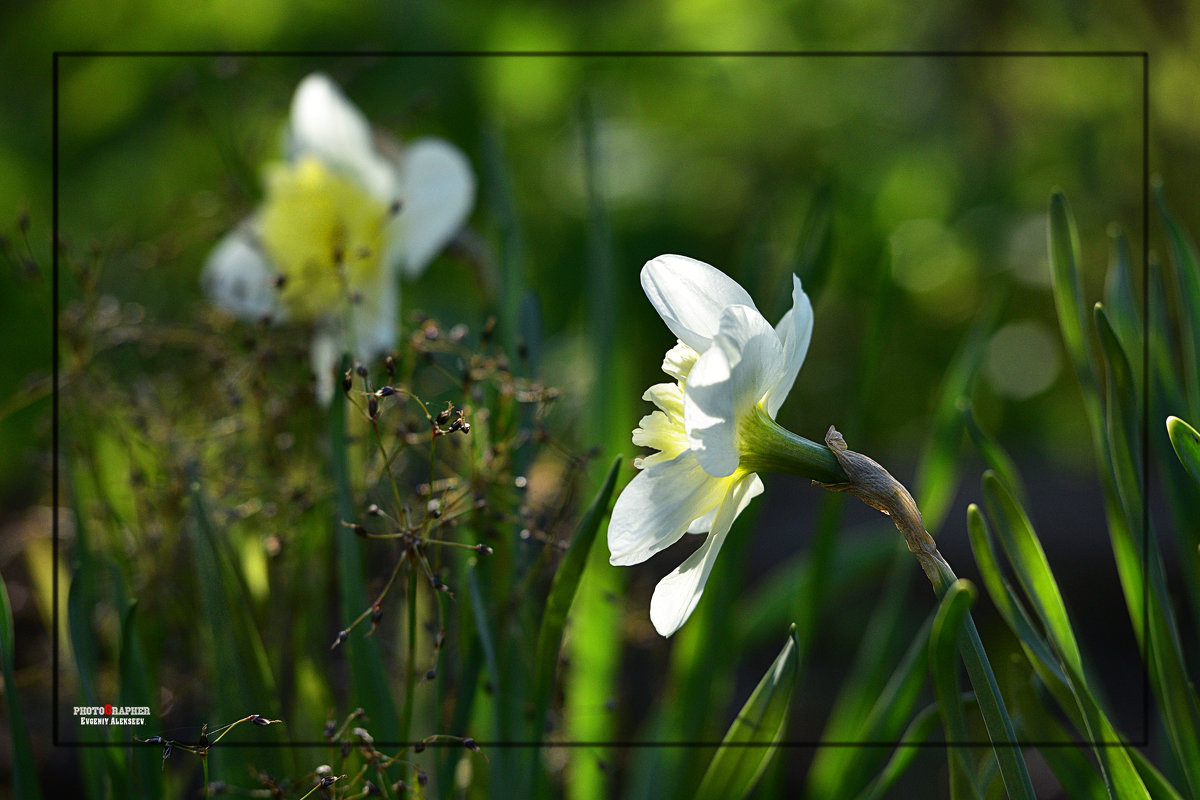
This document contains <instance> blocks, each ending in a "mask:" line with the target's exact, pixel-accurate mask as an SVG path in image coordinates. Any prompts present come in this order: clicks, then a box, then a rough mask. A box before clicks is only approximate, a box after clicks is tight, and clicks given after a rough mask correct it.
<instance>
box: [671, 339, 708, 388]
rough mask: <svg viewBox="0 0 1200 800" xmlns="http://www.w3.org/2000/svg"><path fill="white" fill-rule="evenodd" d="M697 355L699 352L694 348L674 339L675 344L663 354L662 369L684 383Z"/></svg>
mask: <svg viewBox="0 0 1200 800" xmlns="http://www.w3.org/2000/svg"><path fill="white" fill-rule="evenodd" d="M699 357H700V354H699V353H697V352H696V351H695V350H693V349H692V348H690V347H688V346H687V345H686V344H684V343H683V342H680V341H676V343H675V346H674V347H672V348H671V349H670V350H668V351H667V354H666V355H665V356H663V362H662V371H663V372H665V373H667V374H668V375H670V376H671V377H672V378H674V379H675V380H677V381H679V382H680V383H684V382H686V381H687V376H688V373H690V372H691V371H692V367H694V366H695V365H696V359H697V358H699Z"/></svg>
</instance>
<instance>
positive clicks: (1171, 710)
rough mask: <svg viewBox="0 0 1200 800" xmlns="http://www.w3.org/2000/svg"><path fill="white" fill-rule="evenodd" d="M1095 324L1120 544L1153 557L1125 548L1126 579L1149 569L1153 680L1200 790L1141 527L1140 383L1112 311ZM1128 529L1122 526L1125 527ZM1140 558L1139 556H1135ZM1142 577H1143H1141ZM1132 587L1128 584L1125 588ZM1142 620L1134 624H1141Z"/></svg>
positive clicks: (1155, 559)
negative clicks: (1101, 357)
mask: <svg viewBox="0 0 1200 800" xmlns="http://www.w3.org/2000/svg"><path fill="white" fill-rule="evenodd" d="M1096 326H1097V329H1098V330H1099V332H1100V341H1101V344H1102V345H1103V348H1104V354H1105V361H1106V366H1107V367H1108V369H1107V371H1106V375H1107V379H1106V389H1107V395H1108V398H1107V400H1108V401H1107V403H1106V409H1105V411H1106V420H1107V425H1108V430H1107V433H1108V436H1107V438H1108V443H1109V462H1110V465H1111V467H1110V469H1111V475H1112V482H1113V483H1114V484H1115V488H1116V491H1117V495H1118V497H1119V498H1120V502H1121V505H1122V507H1123V509H1124V517H1125V520H1126V522H1127V525H1128V528H1129V532H1130V534H1131V535H1130V536H1122V539H1121V543H1120V544H1121V546H1122V547H1123V548H1124V549H1125V550H1126V551H1129V550H1132V549H1133V548H1134V547H1135V546H1137V545H1140V544H1143V543H1144V546H1145V550H1146V552H1147V555H1148V557H1149V563H1148V564H1143V563H1142V560H1141V558H1142V554H1141V553H1137V554H1133V553H1130V552H1126V553H1125V555H1124V559H1125V561H1126V562H1129V563H1127V564H1126V565H1125V566H1124V570H1123V571H1124V572H1125V574H1126V576H1127V578H1126V580H1127V581H1128V583H1129V584H1130V587H1131V588H1137V583H1139V581H1138V580H1136V577H1137V573H1138V572H1142V573H1144V571H1145V570H1146V569H1147V568H1148V569H1149V571H1150V581H1151V585H1150V592H1149V601H1150V604H1149V607H1148V608H1146V609H1145V614H1146V621H1147V622H1148V623H1149V628H1148V630H1147V631H1146V633H1148V634H1149V636H1150V638H1149V641H1148V643H1147V642H1146V640H1144V639H1143V640H1142V642H1143V643H1146V644H1147V650H1148V653H1147V654H1148V655H1149V657H1150V662H1149V664H1147V666H1148V668H1149V669H1150V681H1151V684H1152V686H1153V688H1154V692H1155V695H1156V696H1157V697H1158V699H1159V702H1160V704H1162V706H1163V709H1162V711H1163V721H1164V723H1165V725H1166V729H1167V737H1168V739H1169V740H1170V743H1171V747H1172V750H1173V751H1174V753H1175V755H1176V757H1177V758H1178V759H1179V763H1180V766H1181V767H1182V768H1183V771H1184V774H1185V776H1186V777H1187V780H1188V784H1189V786H1190V787H1191V788H1192V790H1193V792H1200V704H1198V703H1197V701H1196V696H1195V692H1194V691H1193V690H1192V689H1191V683H1190V679H1189V677H1188V674H1187V670H1186V667H1185V664H1184V661H1183V654H1182V647H1181V644H1180V641H1179V634H1178V629H1177V628H1176V625H1175V620H1174V615H1173V614H1172V612H1171V604H1170V598H1169V594H1168V592H1167V589H1166V578H1165V575H1164V572H1163V568H1162V561H1161V556H1160V555H1159V552H1158V548H1157V544H1156V542H1155V541H1154V540H1153V536H1151V538H1150V540H1146V539H1145V538H1144V537H1145V536H1146V535H1147V533H1148V532H1147V531H1144V530H1142V524H1143V518H1144V509H1143V503H1144V502H1145V499H1144V496H1143V493H1142V474H1141V461H1140V458H1139V457H1138V453H1139V450H1140V442H1141V437H1140V430H1141V412H1140V408H1139V406H1138V404H1137V386H1136V385H1135V381H1134V378H1133V375H1132V372H1131V370H1130V369H1129V362H1128V360H1127V359H1126V358H1125V354H1124V352H1123V351H1122V349H1121V346H1120V342H1119V341H1117V338H1116V335H1115V333H1114V332H1113V329H1112V326H1111V325H1110V323H1109V321H1108V315H1107V314H1106V313H1105V312H1104V309H1103V308H1102V307H1100V306H1097V308H1096ZM1122 530H1124V528H1122ZM1135 559H1136V562H1135ZM1142 579H1143V580H1144V578H1142ZM1127 591H1128V590H1127ZM1140 622H1141V620H1138V621H1137V623H1136V624H1140Z"/></svg>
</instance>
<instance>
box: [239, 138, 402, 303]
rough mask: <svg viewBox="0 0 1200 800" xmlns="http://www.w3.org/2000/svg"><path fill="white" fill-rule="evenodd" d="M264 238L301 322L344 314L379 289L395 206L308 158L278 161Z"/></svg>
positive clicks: (270, 175) (285, 298)
mask: <svg viewBox="0 0 1200 800" xmlns="http://www.w3.org/2000/svg"><path fill="white" fill-rule="evenodd" d="M266 184H267V198H266V202H265V203H264V204H263V208H262V214H261V216H260V217H259V236H260V237H261V239H262V245H263V247H264V248H265V250H266V253H267V255H268V256H269V258H270V261H271V264H272V266H273V267H274V268H275V270H276V271H277V272H278V273H279V277H278V286H279V289H278V291H279V298H280V301H281V302H282V303H283V305H284V306H285V307H286V308H287V309H288V312H289V313H290V314H291V315H292V316H293V317H294V318H297V319H313V318H314V317H317V316H320V315H322V314H328V313H331V312H337V311H339V310H340V309H341V308H343V307H344V304H345V303H346V302H347V301H351V300H353V299H355V297H356V295H361V294H362V293H365V292H370V291H374V288H373V287H375V286H377V285H378V281H379V278H380V277H381V275H380V270H381V267H382V263H383V261H382V257H383V253H382V252H381V250H382V249H383V235H384V230H385V229H386V226H387V223H388V216H389V214H388V208H387V207H386V206H384V205H383V204H382V203H380V202H379V201H378V200H376V199H375V198H374V197H372V196H371V195H370V194H368V193H367V192H366V191H365V190H364V189H363V188H362V187H361V186H359V185H358V184H356V183H355V182H354V181H352V180H350V179H348V178H346V177H344V176H342V175H339V174H338V173H336V172H334V171H333V170H331V169H329V168H328V167H326V166H325V165H324V164H323V163H321V162H320V161H319V160H317V159H315V158H312V157H308V158H302V159H300V160H299V161H297V162H295V163H291V164H274V165H272V166H271V167H270V168H269V169H268V172H267V177H266Z"/></svg>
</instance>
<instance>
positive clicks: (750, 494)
mask: <svg viewBox="0 0 1200 800" xmlns="http://www.w3.org/2000/svg"><path fill="white" fill-rule="evenodd" d="M762 493H763V482H762V479H761V478H759V477H758V475H757V474H755V473H753V472H752V473H750V486H749V488H747V489H746V491H745V492H744V493H743V494H742V499H741V502H740V503H738V509H737V514H734V515H733V516H734V519H736V518H737V517H738V515H739V514H741V513H742V512H743V511H745V510H746V506H748V505H750V501H751V500H753V499H754V498H756V497H758V496H759V495H760V494H762ZM718 508H719V507H718ZM718 508H714V509H713V510H712V511H710V512H709V513H707V514H705V515H704V516H703V517H701V518H700V519H698V520H695V521H694V522H692V524H691V525H689V526H688V529H687V532H688V533H708V532H709V531H711V530H712V527H713V523H714V522H715V521H716V518H717V510H718Z"/></svg>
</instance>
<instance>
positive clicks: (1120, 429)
mask: <svg viewBox="0 0 1200 800" xmlns="http://www.w3.org/2000/svg"><path fill="white" fill-rule="evenodd" d="M1094 315H1095V318H1096V330H1097V331H1098V332H1099V333H1100V345H1101V348H1102V349H1103V351H1104V363H1105V366H1106V367H1107V369H1106V370H1105V387H1106V390H1107V402H1106V403H1105V422H1106V425H1107V426H1108V443H1109V448H1108V450H1109V463H1110V465H1111V469H1112V472H1113V479H1114V480H1115V482H1116V487H1117V493H1118V494H1119V496H1120V497H1121V502H1122V504H1123V505H1124V507H1125V515H1126V517H1127V518H1128V519H1131V520H1132V519H1134V518H1137V519H1140V518H1141V516H1142V509H1141V503H1142V500H1141V498H1142V474H1141V472H1142V470H1141V458H1140V451H1141V425H1142V423H1141V420H1142V414H1141V409H1140V405H1139V403H1138V395H1139V394H1140V389H1139V383H1140V382H1139V381H1138V380H1137V379H1135V378H1134V375H1133V369H1132V368H1131V367H1130V365H1129V359H1128V358H1127V357H1126V355H1125V350H1124V348H1123V347H1122V346H1121V342H1120V340H1119V339H1118V338H1117V333H1116V331H1115V330H1114V329H1113V326H1112V323H1111V322H1110V320H1109V317H1108V314H1107V313H1106V312H1105V310H1104V307H1103V306H1102V305H1101V304H1099V303H1097V304H1096V307H1095V309H1094Z"/></svg>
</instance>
